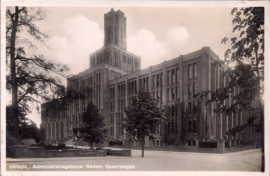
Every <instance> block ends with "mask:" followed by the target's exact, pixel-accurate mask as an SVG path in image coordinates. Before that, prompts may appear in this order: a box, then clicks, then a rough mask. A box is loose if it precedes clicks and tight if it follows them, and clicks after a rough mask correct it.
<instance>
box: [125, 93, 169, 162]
mask: <svg viewBox="0 0 270 176" xmlns="http://www.w3.org/2000/svg"><path fill="white" fill-rule="evenodd" d="M125 113H126V116H127V117H126V118H125V123H124V128H125V129H126V131H127V132H128V133H129V135H130V136H131V137H132V138H133V139H135V140H136V141H140V142H141V146H142V157H144V144H145V138H146V137H148V138H154V136H153V135H154V134H156V133H157V130H158V127H159V124H161V123H165V119H166V118H165V116H164V111H163V110H161V109H159V108H158V106H157V102H156V100H155V99H154V98H152V97H151V96H150V94H149V92H138V94H137V96H136V97H134V98H133V99H132V103H131V105H130V106H129V107H127V108H126V109H125Z"/></svg>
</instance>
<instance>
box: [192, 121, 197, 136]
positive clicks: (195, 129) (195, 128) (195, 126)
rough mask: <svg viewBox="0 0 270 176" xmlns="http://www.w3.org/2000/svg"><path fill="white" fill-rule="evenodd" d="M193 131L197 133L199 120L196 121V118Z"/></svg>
mask: <svg viewBox="0 0 270 176" xmlns="http://www.w3.org/2000/svg"><path fill="white" fill-rule="evenodd" d="M193 132H194V133H197V121H196V119H194V121H193Z"/></svg>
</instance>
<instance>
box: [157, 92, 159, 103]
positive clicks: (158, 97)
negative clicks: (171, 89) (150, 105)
mask: <svg viewBox="0 0 270 176" xmlns="http://www.w3.org/2000/svg"><path fill="white" fill-rule="evenodd" d="M157 101H159V92H157Z"/></svg>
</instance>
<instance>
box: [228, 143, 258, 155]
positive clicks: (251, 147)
mask: <svg viewBox="0 0 270 176" xmlns="http://www.w3.org/2000/svg"><path fill="white" fill-rule="evenodd" d="M255 148H256V147H255V146H253V145H248V146H238V147H231V148H225V153H232V152H239V151H244V150H251V149H255Z"/></svg>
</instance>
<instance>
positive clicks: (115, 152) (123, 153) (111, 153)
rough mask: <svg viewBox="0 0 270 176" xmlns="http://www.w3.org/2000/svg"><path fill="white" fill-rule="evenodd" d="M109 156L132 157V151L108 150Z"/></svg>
mask: <svg viewBox="0 0 270 176" xmlns="http://www.w3.org/2000/svg"><path fill="white" fill-rule="evenodd" d="M106 152H107V155H109V156H126V157H131V150H111V149H106Z"/></svg>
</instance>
